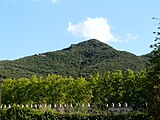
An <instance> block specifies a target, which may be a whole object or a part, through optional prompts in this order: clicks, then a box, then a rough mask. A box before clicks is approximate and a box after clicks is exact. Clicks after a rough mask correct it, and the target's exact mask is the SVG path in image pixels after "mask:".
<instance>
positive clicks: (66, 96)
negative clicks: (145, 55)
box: [2, 69, 150, 120]
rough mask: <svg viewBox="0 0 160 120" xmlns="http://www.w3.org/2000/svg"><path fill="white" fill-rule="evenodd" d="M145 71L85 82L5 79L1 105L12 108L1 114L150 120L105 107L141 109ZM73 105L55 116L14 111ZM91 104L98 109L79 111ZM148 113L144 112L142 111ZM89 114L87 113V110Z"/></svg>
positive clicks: (48, 112) (51, 77) (25, 118)
mask: <svg viewBox="0 0 160 120" xmlns="http://www.w3.org/2000/svg"><path fill="white" fill-rule="evenodd" d="M145 81H147V78H146V71H141V72H139V73H133V71H131V70H129V69H128V70H127V71H126V72H125V73H122V71H120V70H118V71H116V72H107V73H105V74H104V75H103V76H100V75H99V74H95V75H93V76H90V77H89V78H87V79H85V78H83V77H78V78H76V79H75V78H72V77H62V76H59V75H54V74H52V75H48V76H47V77H36V76H33V77H31V78H30V79H28V78H20V79H9V78H7V79H5V80H4V82H3V86H2V89H3V90H2V91H3V92H2V104H3V105H7V106H8V105H13V107H11V108H7V109H3V110H2V112H3V113H2V117H3V119H4V120H5V119H13V120H18V119H19V120H21V119H23V120H32V119H37V120H41V119H43V120H44V119H46V120H50V119H51V120H54V119H56V118H59V119H62V120H64V119H66V120H67V119H68V120H72V119H73V120H74V119H77V120H79V119H84V120H85V119H91V120H92V119H99V120H101V119H105V120H111V119H112V120H136V119H137V120H143V119H144V120H149V118H150V114H148V113H147V112H145V113H144V112H143V113H138V112H137V113H136V112H135V113H134V112H131V113H129V114H118V115H116V114H110V113H109V112H108V111H107V108H106V104H111V103H115V104H118V103H122V104H124V103H125V102H127V103H128V104H129V105H132V106H133V108H134V109H136V108H137V107H142V105H143V104H145V102H146V98H147V96H145V94H144V92H145V89H144V88H145ZM54 103H56V104H62V105H63V104H68V105H69V104H71V103H72V104H73V106H75V105H76V104H78V105H79V106H78V107H77V108H75V107H73V108H75V109H76V111H78V112H74V110H73V111H72V110H71V111H70V109H68V110H69V111H68V112H56V111H54V109H46V108H43V107H42V109H38V110H34V109H33V108H20V107H14V106H15V105H17V104H18V105H21V104H28V105H31V104H32V105H33V104H42V105H43V104H51V105H54ZM82 103H84V104H85V105H86V104H88V103H90V104H91V105H95V104H96V105H99V106H100V107H98V109H96V110H94V107H93V109H92V107H91V110H93V111H94V112H88V111H86V106H85V107H80V106H81V105H82ZM145 109H147V108H145ZM87 110H88V109H87Z"/></svg>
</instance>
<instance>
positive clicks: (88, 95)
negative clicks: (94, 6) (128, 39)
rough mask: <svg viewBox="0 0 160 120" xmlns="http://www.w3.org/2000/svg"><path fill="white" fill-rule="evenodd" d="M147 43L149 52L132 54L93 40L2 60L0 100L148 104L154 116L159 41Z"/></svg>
mask: <svg viewBox="0 0 160 120" xmlns="http://www.w3.org/2000/svg"><path fill="white" fill-rule="evenodd" d="M158 35H159V34H158ZM159 39H160V38H159ZM159 39H158V40H159ZM152 47H153V48H154V50H153V51H152V52H151V53H150V54H147V55H143V56H136V55H134V54H131V53H128V52H124V51H118V50H115V49H114V48H112V47H110V46H108V45H107V44H104V43H102V42H100V41H98V40H95V39H92V40H88V41H85V42H82V43H79V44H75V45H71V46H70V47H69V48H65V49H63V50H59V51H54V52H47V53H42V54H38V55H34V56H29V57H24V58H21V59H18V60H14V61H1V62H0V67H1V69H0V76H1V77H3V78H5V79H4V82H3V84H2V91H3V92H2V104H3V105H14V104H18V105H19V104H54V103H57V104H71V103H72V104H73V105H74V104H81V103H86V104H87V103H90V104H100V105H105V104H109V103H122V104H124V103H128V104H130V105H132V106H133V107H136V106H141V105H143V104H146V103H147V110H148V113H149V115H150V116H152V119H153V120H154V118H156V119H157V120H158V119H159V118H160V115H159V110H160V107H159V105H160V104H159V103H160V99H159V98H160V97H159V96H160V95H159V93H160V92H159V91H160V85H159V79H160V77H159V62H160V60H159V58H160V57H159V55H160V54H159V51H160V50H159V49H160V47H159V43H158V44H155V45H153V46H152ZM142 116H143V115H142ZM143 117H144V116H143Z"/></svg>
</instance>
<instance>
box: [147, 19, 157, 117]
mask: <svg viewBox="0 0 160 120" xmlns="http://www.w3.org/2000/svg"><path fill="white" fill-rule="evenodd" d="M153 19H154V20H156V21H157V22H156V23H157V24H156V31H154V32H153V34H154V35H155V40H154V41H155V44H154V45H151V48H152V49H153V51H152V52H151V56H150V69H149V74H148V78H149V80H151V81H152V82H150V86H149V88H150V89H149V88H148V89H149V92H150V97H149V98H150V99H149V110H150V112H151V113H152V120H154V119H156V120H158V119H160V112H159V111H160V21H159V20H160V19H159V18H155V17H153Z"/></svg>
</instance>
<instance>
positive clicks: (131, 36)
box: [126, 33, 138, 40]
mask: <svg viewBox="0 0 160 120" xmlns="http://www.w3.org/2000/svg"><path fill="white" fill-rule="evenodd" d="M137 38H138V35H136V34H131V33H127V34H126V39H127V40H136V39H137Z"/></svg>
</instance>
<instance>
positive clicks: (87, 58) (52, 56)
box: [0, 39, 147, 78]
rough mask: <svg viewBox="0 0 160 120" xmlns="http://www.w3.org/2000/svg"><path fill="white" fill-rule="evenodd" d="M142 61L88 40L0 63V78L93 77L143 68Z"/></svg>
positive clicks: (143, 62)
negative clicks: (36, 76)
mask: <svg viewBox="0 0 160 120" xmlns="http://www.w3.org/2000/svg"><path fill="white" fill-rule="evenodd" d="M146 62H147V58H146V57H141V56H136V55H134V54H131V53H129V52H125V51H118V50H116V49H114V48H112V47H111V46H109V45H107V44H105V43H102V42H100V41H98V40H95V39H91V40H88V41H84V42H81V43H79V44H72V45H71V46H70V47H68V48H65V49H63V50H58V51H53V52H47V53H42V54H38V55H33V56H28V57H24V58H20V59H17V60H14V61H0V75H1V76H3V77H10V78H20V77H30V76H32V75H38V76H39V75H47V74H52V73H54V74H59V75H64V76H73V77H77V76H89V75H91V74H94V73H97V72H99V73H104V72H107V71H115V70H123V71H125V70H126V69H128V68H129V69H131V70H133V71H134V72H137V71H140V70H141V69H144V68H145V64H146Z"/></svg>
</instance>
